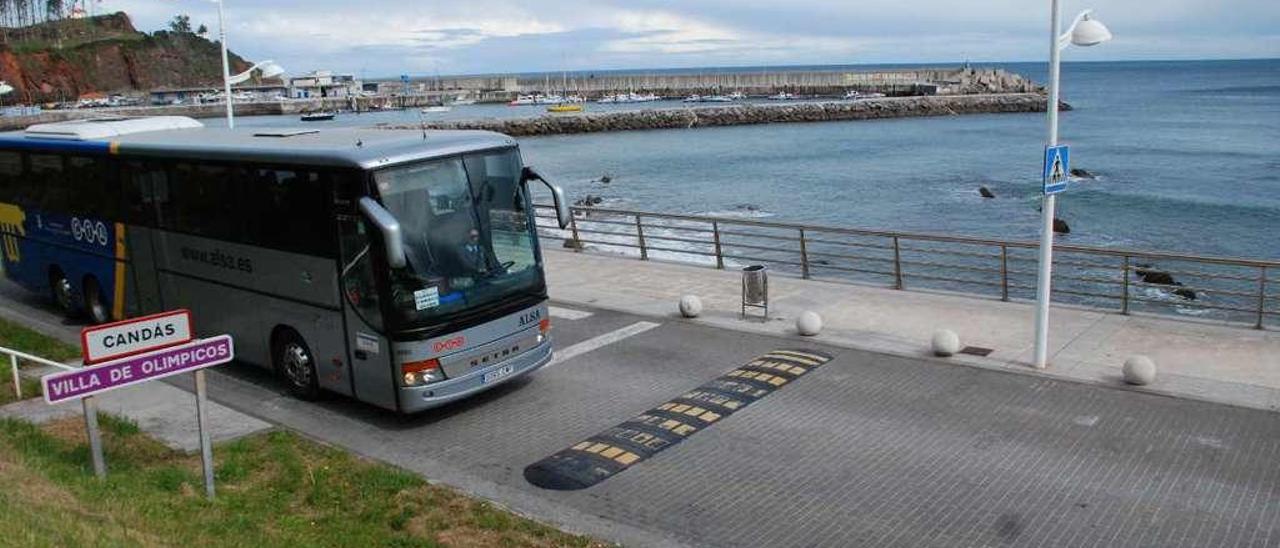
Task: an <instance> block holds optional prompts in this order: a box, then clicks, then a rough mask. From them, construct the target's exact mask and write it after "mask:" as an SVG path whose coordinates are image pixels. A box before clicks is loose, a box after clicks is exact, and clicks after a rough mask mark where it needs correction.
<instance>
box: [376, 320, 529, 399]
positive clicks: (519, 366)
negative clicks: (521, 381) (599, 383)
mask: <svg viewBox="0 0 1280 548" xmlns="http://www.w3.org/2000/svg"><path fill="white" fill-rule="evenodd" d="M550 362H551V338H550V337H548V338H547V339H546V340H544V341H543V342H542V344H539V345H538V346H537V347H535V348H534V349H533V350H530V351H528V352H525V353H523V354H520V355H519V356H516V357H514V358H511V359H509V360H507V361H503V362H498V363H496V364H494V365H491V366H489V367H486V368H484V369H479V370H476V371H473V372H471V373H469V374H467V375H466V376H465V377H459V378H457V379H449V380H446V381H442V382H438V383H432V384H428V385H425V386H413V387H405V386H402V387H400V394H399V397H400V411H401V412H403V413H417V412H419V411H425V410H427V409H431V408H433V407H439V406H441V405H445V404H447V403H450V402H454V401H458V400H460V399H463V398H466V397H468V396H471V395H473V394H477V393H480V392H483V391H485V390H488V389H490V388H493V387H495V386H498V385H501V384H503V383H506V382H510V381H512V380H515V379H518V378H520V377H523V376H525V375H528V374H529V373H532V372H534V371H537V370H538V369H540V368H542V366H544V365H547V364H548V363H550ZM506 366H511V367H512V371H511V373H509V374H507V375H505V376H503V377H502V378H500V379H494V380H492V381H490V382H485V381H484V379H485V375H487V374H489V373H492V372H496V371H499V370H500V369H502V368H504V367H506Z"/></svg>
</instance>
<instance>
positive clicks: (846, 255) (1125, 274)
mask: <svg viewBox="0 0 1280 548" xmlns="http://www.w3.org/2000/svg"><path fill="white" fill-rule="evenodd" d="M551 209H552V208H551V206H549V205H545V204H536V205H535V213H540V212H542V211H544V210H551ZM571 209H572V211H573V212H574V215H573V219H574V221H573V223H571V226H570V227H569V229H568V230H557V229H556V227H555V226H553V225H548V224H546V223H543V222H541V219H544V218H546V217H545V216H543V215H540V214H539V215H537V218H538V219H539V221H538V223H537V225H538V229H539V230H540V231H543V232H544V233H545V234H547V235H551V236H558V237H564V238H565V247H572V248H573V249H574V251H583V250H584V249H585V248H584V246H583V244H588V243H590V244H596V245H598V246H602V247H605V248H611V249H613V250H618V249H621V250H634V249H638V250H639V256H640V258H641V259H642V260H647V259H651V258H653V254H654V252H663V253H668V254H675V255H676V257H675V260H680V261H684V260H687V258H688V257H690V256H694V257H711V258H714V259H715V267H716V268H717V269H721V270H723V269H724V268H725V261H726V259H728V260H735V261H736V260H742V261H752V262H759V263H762V264H772V265H777V266H778V267H780V268H781V271H782V273H784V274H789V275H797V276H798V277H800V278H804V279H810V278H815V277H816V278H822V279H828V280H835V281H846V282H848V281H854V282H866V281H873V282H874V283H887V284H888V286H889V287H892V288H894V289H899V290H905V289H908V285H910V286H911V289H917V288H922V287H923V288H931V289H944V290H956V291H960V292H964V293H969V294H977V295H988V294H989V292H988V291H985V290H980V289H973V285H975V284H976V285H979V286H990V287H995V288H998V293H997V295H998V297H999V298H1000V299H1001V300H1003V301H1008V300H1010V299H1011V298H1013V297H1014V296H1013V295H1011V290H1018V291H1019V292H1021V291H1022V290H1025V289H1028V288H1030V289H1032V290H1034V286H1030V285H1027V283H1029V278H1030V277H1032V276H1033V275H1034V272H1030V271H1028V270H1025V269H1021V268H1017V266H1019V265H1023V264H1026V263H1029V262H1032V261H1033V260H1034V257H1030V256H1029V255H1028V254H1027V253H1025V251H1027V250H1035V249H1038V248H1039V243H1037V242H1028V241H1018V240H1000V239H993V238H979V237H970V236H953V235H946V234H933V233H918V232H900V231H890V230H869V229H860V228H847V227H833V226H824V225H810V224H800V223H785V222H777V221H763V220H758V219H738V218H729V217H713V216H701V215H688V214H678V213H657V212H648V211H635V210H627V209H614V208H601V207H595V206H581V205H579V206H573V207H572V208H571ZM579 225H581V226H579ZM583 235H589V237H590V239H584V238H583ZM655 244H658V245H655ZM673 244H690V245H691V246H692V248H690V247H685V248H683V249H679V248H677V247H680V246H674V247H673ZM1055 248H1056V249H1057V250H1058V252H1059V255H1058V256H1059V260H1056V261H1055V265H1057V266H1058V267H1059V270H1060V272H1059V273H1057V275H1056V278H1057V279H1058V280H1060V281H1061V283H1059V284H1058V287H1057V288H1055V290H1054V293H1055V295H1061V296H1066V297H1068V298H1067V299H1065V300H1067V301H1068V302H1072V303H1076V304H1084V305H1087V306H1092V307H1094V308H1103V309H1109V310H1115V311H1117V312H1119V313H1120V314H1129V313H1130V312H1131V309H1132V308H1133V307H1132V306H1131V304H1132V303H1142V304H1143V306H1142V307H1141V309H1142V311H1150V310H1155V311H1158V312H1170V311H1173V312H1177V313H1179V314H1178V316H1176V317H1182V316H1183V313H1187V314H1200V313H1212V312H1213V311H1229V312H1231V313H1232V314H1227V315H1223V314H1217V313H1215V315H1214V316H1212V318H1214V319H1221V320H1224V321H1236V322H1241V323H1245V322H1247V323H1252V324H1253V327H1255V328H1258V329H1262V328H1264V327H1265V324H1268V323H1271V321H1272V320H1274V319H1277V318H1280V295H1277V294H1276V290H1275V288H1276V287H1278V286H1280V280H1276V279H1275V273H1276V272H1280V260H1270V259H1246V258H1233V257H1218V256H1206V255H1195V254H1185V253H1171V252H1161V251H1144V250H1136V249H1113V248H1104V247H1094V246H1085V245H1071V244H1066V245H1064V244H1058V245H1056V246H1055ZM1019 250H1021V251H1023V252H1021V253H1014V252H1015V251H1019ZM855 251H865V252H867V254H863V253H855ZM624 252H625V253H631V251H624ZM866 263H878V264H884V263H891V264H888V265H885V266H886V267H891V271H884V270H878V269H874V268H867V267H868V266H872V265H868V264H866ZM1144 263H1147V264H1144ZM1186 263H1193V264H1186ZM790 267H797V268H790ZM1144 269H1146V270H1149V271H1151V272H1153V273H1157V274H1159V275H1161V276H1164V277H1165V279H1166V280H1167V281H1166V282H1165V283H1157V282H1151V281H1150V280H1149V278H1148V276H1149V274H1148V273H1146V272H1143V270H1144ZM965 273H967V274H969V276H962V275H961V274H965ZM1139 273H1141V275H1139ZM973 274H977V275H978V277H977V278H975V277H973V276H972V275H973ZM869 276H870V277H869ZM1175 280H1176V281H1175ZM922 282H923V283H922ZM1117 290H1119V293H1117V292H1116V291H1117ZM1153 291H1155V292H1158V294H1157V293H1152V292H1153ZM1117 300H1118V301H1119V304H1118V306H1114V307H1113V306H1112V304H1113V303H1114V302H1115V301H1117Z"/></svg>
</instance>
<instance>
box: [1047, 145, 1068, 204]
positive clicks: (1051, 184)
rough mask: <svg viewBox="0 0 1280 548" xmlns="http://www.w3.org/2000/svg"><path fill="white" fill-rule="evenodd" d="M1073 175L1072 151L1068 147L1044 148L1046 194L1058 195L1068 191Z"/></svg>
mask: <svg viewBox="0 0 1280 548" xmlns="http://www.w3.org/2000/svg"><path fill="white" fill-rule="evenodd" d="M1070 174H1071V149H1069V148H1068V147H1067V145H1058V146H1052V147H1048V146H1047V147H1044V193H1045V194H1057V193H1059V192H1062V191H1064V190H1066V189H1067V178H1068V176H1069V175H1070Z"/></svg>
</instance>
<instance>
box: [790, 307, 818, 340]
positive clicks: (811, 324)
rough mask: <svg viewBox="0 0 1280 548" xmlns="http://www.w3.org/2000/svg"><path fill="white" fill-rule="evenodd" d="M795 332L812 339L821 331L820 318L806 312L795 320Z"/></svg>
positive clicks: (808, 311)
mask: <svg viewBox="0 0 1280 548" xmlns="http://www.w3.org/2000/svg"><path fill="white" fill-rule="evenodd" d="M796 331H797V332H799V333H800V334H801V335H804V336H806V337H812V336H814V335H817V334H818V333H819V332H821V331H822V316H819V315H818V313H817V312H814V311H812V310H806V311H804V312H803V313H802V314H800V317H799V318H796Z"/></svg>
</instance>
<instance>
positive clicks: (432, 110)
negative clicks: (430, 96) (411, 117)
mask: <svg viewBox="0 0 1280 548" xmlns="http://www.w3.org/2000/svg"><path fill="white" fill-rule="evenodd" d="M451 110H453V107H451V106H448V105H431V106H429V107H425V108H423V109H422V113H423V114H432V113H436V112H449V111H451Z"/></svg>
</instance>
